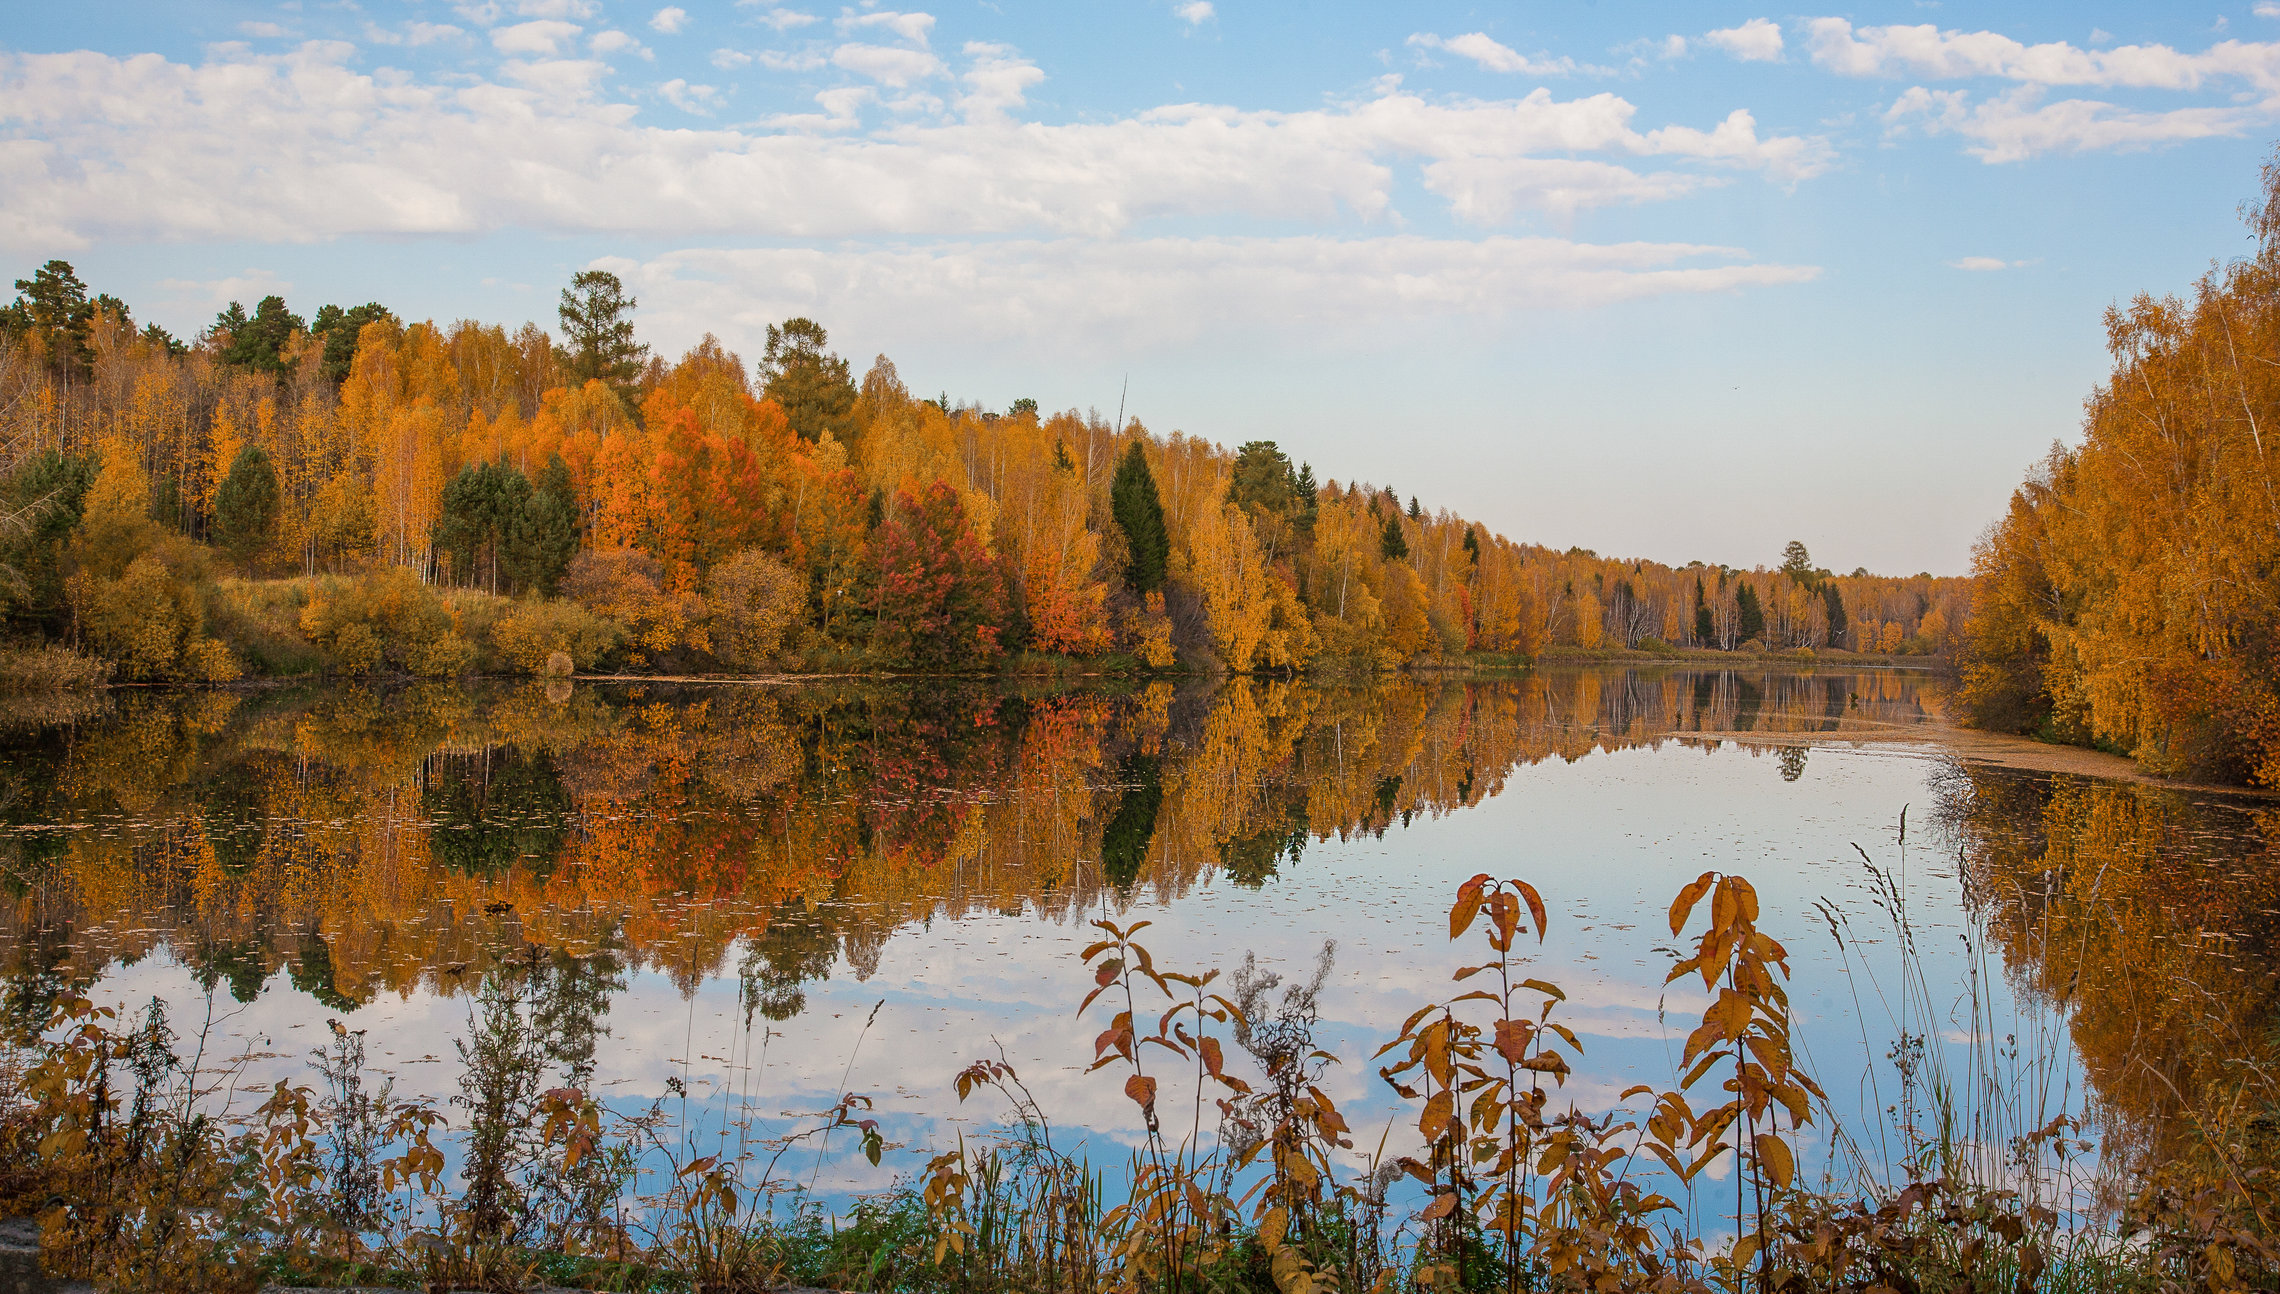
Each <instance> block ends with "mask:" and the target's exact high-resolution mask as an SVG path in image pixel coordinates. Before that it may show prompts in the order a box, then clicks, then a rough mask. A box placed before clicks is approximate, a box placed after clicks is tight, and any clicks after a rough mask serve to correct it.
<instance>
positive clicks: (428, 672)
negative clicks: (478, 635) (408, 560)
mask: <svg viewBox="0 0 2280 1294" xmlns="http://www.w3.org/2000/svg"><path fill="white" fill-rule="evenodd" d="M301 629H302V632H304V633H306V634H307V635H308V636H309V640H310V641H311V642H313V643H315V644H316V645H317V646H318V647H319V648H320V649H322V650H323V651H324V653H325V656H326V658H327V662H328V664H329V665H330V667H331V668H332V669H333V670H334V671H335V672H337V673H342V674H371V673H375V672H377V671H380V670H382V669H383V668H384V667H385V668H393V669H399V670H402V671H403V672H404V673H407V674H417V675H420V676H422V677H426V678H441V677H444V676H446V675H451V674H456V673H459V672H460V671H461V670H464V669H466V668H467V666H468V665H469V664H470V663H471V662H472V661H473V660H474V657H475V649H474V646H473V644H471V643H469V642H468V641H467V640H466V639H465V638H463V637H461V636H460V634H459V631H458V625H457V623H456V621H455V620H454V618H453V616H452V614H451V609H450V607H449V606H448V605H446V603H445V601H444V598H443V595H442V594H441V593H440V592H438V591H437V590H436V589H434V588H433V587H431V586H429V585H426V584H422V583H420V581H419V577H417V576H415V575H413V574H412V572H411V571H409V570H407V569H405V568H404V567H401V566H383V567H379V568H376V569H374V570H372V571H368V572H366V573H365V574H363V575H361V576H358V577H357V578H356V579H355V580H353V581H348V582H343V583H338V584H330V585H319V586H318V587H317V588H316V589H315V590H313V591H312V593H311V596H310V598H309V603H308V605H307V606H306V607H304V608H303V609H302V611H301Z"/></svg>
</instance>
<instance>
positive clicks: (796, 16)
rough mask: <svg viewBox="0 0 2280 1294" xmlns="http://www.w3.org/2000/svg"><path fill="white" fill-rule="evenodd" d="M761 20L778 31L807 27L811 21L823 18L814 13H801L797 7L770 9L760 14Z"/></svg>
mask: <svg viewBox="0 0 2280 1294" xmlns="http://www.w3.org/2000/svg"><path fill="white" fill-rule="evenodd" d="M760 21H762V22H764V23H766V24H768V25H769V26H771V27H773V28H775V29H776V30H777V31H790V30H791V29H792V28H794V27H805V26H807V25H809V24H810V23H818V22H822V21H823V19H821V18H818V17H816V16H815V15H814V14H812V13H801V12H800V11H799V10H797V9H770V10H769V11H768V12H766V13H764V14H761V15H760Z"/></svg>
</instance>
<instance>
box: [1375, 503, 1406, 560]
mask: <svg viewBox="0 0 2280 1294" xmlns="http://www.w3.org/2000/svg"><path fill="white" fill-rule="evenodd" d="M1378 554H1379V556H1381V557H1383V558H1385V559H1386V560H1387V561H1389V562H1400V561H1407V560H1408V559H1409V539H1408V537H1407V536H1405V535H1403V534H1402V533H1401V511H1400V509H1398V508H1396V509H1394V510H1393V511H1391V512H1389V513H1387V514H1386V518H1385V533H1384V534H1382V535H1380V536H1378Z"/></svg>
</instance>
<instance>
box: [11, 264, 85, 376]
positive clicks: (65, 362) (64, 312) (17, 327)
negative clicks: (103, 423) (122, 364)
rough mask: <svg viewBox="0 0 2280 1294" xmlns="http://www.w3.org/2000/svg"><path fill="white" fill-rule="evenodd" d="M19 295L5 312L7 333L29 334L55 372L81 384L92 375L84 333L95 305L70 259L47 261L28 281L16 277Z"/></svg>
mask: <svg viewBox="0 0 2280 1294" xmlns="http://www.w3.org/2000/svg"><path fill="white" fill-rule="evenodd" d="M16 290H17V291H18V292H21V293H23V295H22V296H20V297H17V298H16V303H15V304H14V305H12V306H10V307H9V308H8V310H7V311H6V322H7V331H9V332H12V333H20V334H24V335H26V336H28V337H29V338H30V339H31V340H33V341H34V342H36V343H37V344H38V345H39V347H40V349H41V350H42V351H44V352H45V355H46V359H47V361H48V363H49V364H50V365H52V366H53V367H54V369H55V371H56V372H57V373H59V374H61V375H63V376H64V377H65V378H66V379H67V380H76V381H85V380H86V379H87V377H88V376H89V375H90V374H91V373H92V372H93V365H94V358H95V357H94V355H93V353H92V352H90V351H89V350H88V348H87V330H88V328H89V327H90V326H91V325H93V323H94V322H95V303H94V302H93V301H90V300H89V299H88V297H87V285H86V284H85V283H82V282H80V281H79V275H78V273H77V272H76V271H74V270H73V269H72V268H71V262H69V261H49V262H48V263H47V264H45V265H42V266H40V268H39V269H38V270H37V271H36V272H34V273H33V275H32V277H30V278H28V279H17V280H16Z"/></svg>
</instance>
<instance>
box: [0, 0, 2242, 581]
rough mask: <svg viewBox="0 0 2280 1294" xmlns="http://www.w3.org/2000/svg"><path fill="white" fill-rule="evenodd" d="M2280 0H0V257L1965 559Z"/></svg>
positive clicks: (2165, 258)
mask: <svg viewBox="0 0 2280 1294" xmlns="http://www.w3.org/2000/svg"><path fill="white" fill-rule="evenodd" d="M2275 136H2280V0H2254V2H2253V3H2243V4H2230V5H2210V6H2203V7H2193V6H2189V5H2161V6H2153V5H2145V4H2106V3H2077V4H2067V5H2058V4H1986V5H1972V6H1964V5H1958V4H1935V3H1910V2H1908V0H1901V2H1899V3H1889V4H1870V5H1863V6H1861V7H1858V8H1854V9H1849V10H1836V9H1829V10H1808V11H1804V12H1797V13H1792V12H1786V11H1782V10H1774V9H1767V8H1762V7H1749V6H1741V7H1733V6H1726V5H1712V4H1683V5H1681V4H1653V3H1633V4H1588V3H1578V2H1575V0H1567V2H1563V3H1541V4H1532V5H1530V4H1503V5H1478V4H1476V5H1465V4H1430V3H1411V4H1402V5H1385V4H1367V5H1365V4H1344V3H1327V2H1323V0H1309V2H1302V0H1282V2H1281V3H1254V2H1252V0H1145V2H1142V0H1134V2H1131V3H1105V2H1104V3H1091V4H1065V3H1064V4H1042V3H1027V2H1025V0H992V2H983V3H976V2H975V0H948V2H946V3H942V4H939V5H937V6H935V7H933V8H931V9H928V10H924V11H920V10H916V9H913V10H896V9H889V8H886V7H884V6H883V5H880V4H859V5H856V6H853V7H844V6H839V5H818V4H795V3H791V2H790V0H784V2H783V3H778V0H742V2H737V3H717V4H707V3H699V2H698V0H682V3H678V4H672V5H659V4H656V3H654V0H650V2H645V3H641V4H626V3H622V2H621V0H475V2H470V3H453V2H452V0H362V2H361V3H359V2H354V0H289V2H288V3H283V4H274V3H239V2H237V0H204V2H202V3H194V4H181V3H141V2H136V3H129V2H126V0H86V2H85V3H80V4H75V5H38V6H11V8H10V11H9V12H8V14H7V16H6V17H5V18H0V254H4V255H0V268H9V269H11V270H12V272H11V273H10V274H9V275H7V277H10V278H13V277H17V276H27V277H28V276H29V274H30V272H31V270H32V269H33V268H34V267H36V266H37V265H38V264H40V263H41V262H43V261H45V260H47V259H48V258H50V257H62V258H64V259H66V260H69V261H70V262H72V264H73V265H74V266H76V267H77V268H78V270H79V273H80V275H81V277H82V278H83V279H85V280H86V281H87V282H88V283H89V285H90V286H91V288H93V289H94V290H96V291H101V292H109V293H111V294H113V295H115V296H118V297H121V298H123V299H124V300H126V301H127V302H128V303H129V304H130V305H131V306H132V307H133V308H134V310H135V312H136V318H137V320H138V321H140V322H157V323H160V324H162V325H164V326H166V327H167V328H169V329H171V330H173V331H174V332H175V333H176V334H177V335H181V336H189V335H192V334H195V333H196V332H197V331H198V330H199V329H201V328H203V327H204V326H206V325H207V324H208V323H210V322H211V320H212V318H213V316H214V314H215V312H216V311H217V310H219V309H220V308H221V307H222V306H224V305H225V304H227V303H228V302H229V301H231V300H241V301H243V302H244V303H245V304H246V305H247V306H248V307H250V306H251V305H252V304H253V303H254V302H255V301H256V300H258V299H259V298H260V297H262V296H264V295H267V294H269V293H278V294H281V295H283V296H284V297H285V298H286V300H287V301H288V303H289V304H290V305H291V306H292V307H293V308H294V309H295V310H296V311H298V312H300V313H302V314H304V315H306V314H312V313H314V311H315V310H316V308H317V307H318V306H319V305H322V304H325V303H327V302H333V303H338V304H342V305H353V304H357V303H360V302H364V301H369V300H377V301H379V302H381V303H383V304H385V305H387V306H388V307H389V308H391V309H392V310H394V311H395V312H396V313H397V314H398V315H399V316H402V317H405V318H408V319H431V318H432V319H436V320H439V321H449V320H454V319H459V318H474V319H480V320H484V321H489V322H500V323H505V324H507V325H508V326H509V327H510V328H511V327H513V326H516V325H519V324H520V323H521V322H523V321H524V320H535V321H537V322H538V323H540V324H541V325H542V326H546V327H550V328H551V327H554V326H555V305H556V299H557V296H558V294H559V292H560V290H561V288H562V287H563V285H564V284H565V283H567V281H568V280H569V278H570V276H571V275H572V274H574V273H576V272H577V271H578V270H580V269H585V268H594V267H598V268H605V269H609V270H612V271H614V272H616V273H618V274H619V275H620V276H621V277H623V278H624V279H625V280H626V282H627V284H628V286H629V288H630V289H631V291H632V292H633V293H634V295H635V296H636V297H637V298H638V300H639V302H640V306H639V310H638V313H637V315H636V323H637V326H638V328H639V330H640V335H641V337H642V339H643V340H645V341H647V342H648V343H650V344H651V345H652V346H653V347H654V348H656V350H657V351H658V352H659V353H661V354H664V355H666V356H667V357H672V356H675V355H678V354H679V353H680V352H681V351H683V350H685V349H687V348H688V347H689V346H690V345H691V344H693V343H694V342H696V341H697V340H698V339H699V338H700V337H702V336H703V335H704V334H706V333H708V332H709V333H712V334H714V335H716V336H718V337H719V338H720V339H721V341H723V342H724V343H726V344H727V345H729V346H730V347H731V348H733V349H736V350H738V351H740V352H741V353H742V354H744V355H745V356H746V358H747V359H752V358H756V357H757V355H758V354H759V351H760V348H761V344H762V340H763V338H764V336H765V333H766V328H767V325H768V324H769V323H771V322H776V321H779V320H782V319H784V318H787V317H790V316H793V315H805V316H809V317H812V318H814V319H816V320H817V321H819V322H821V323H822V324H824V325H825V326H826V327H827V328H828V329H829V330H830V335H831V344H832V347H833V349H835V350H836V351H838V352H839V353H840V354H842V355H845V356H847V357H848V358H849V359H850V361H851V362H852V363H853V366H854V368H855V370H856V372H857V373H860V372H861V371H862V370H864V369H865V368H867V367H868V366H869V364H870V362H871V360H872V357H873V356H876V355H879V354H885V355H887V356H889V357H891V358H892V359H893V361H894V362H895V364H896V366H897V368H898V370H899V371H900V373H901V375H902V377H903V379H904V381H905V382H906V383H908V384H909V386H910V387H911V388H912V389H913V390H914V391H916V392H918V393H920V394H926V395H932V394H935V393H937V392H940V393H943V394H946V395H948V396H949V397H950V399H951V400H952V401H953V402H963V401H971V402H978V403H980V404H981V405H983V406H985V407H990V408H1003V407H1005V406H1007V405H1009V404H1011V403H1012V402H1013V401H1014V400H1015V399H1017V398H1021V397H1029V398H1033V399H1035V400H1037V401H1038V402H1039V404H1040V405H1041V406H1042V407H1044V408H1046V409H1048V410H1057V409H1066V408H1075V409H1078V410H1087V409H1097V410H1099V411H1100V412H1101V413H1103V414H1104V415H1107V416H1114V414H1115V412H1116V410H1117V409H1118V408H1119V407H1120V406H1121V407H1122V408H1124V409H1125V410H1126V412H1127V413H1128V415H1129V416H1133V417H1137V418H1139V419H1141V420H1142V421H1143V422H1144V423H1145V424H1146V425H1147V426H1148V427H1149V428H1150V429H1151V430H1153V431H1156V432H1159V433H1163V432H1169V431H1172V430H1175V429H1177V430H1182V431H1185V432H1187V433H1188V434H1190V435H1193V436H1200V437H1205V438H1208V439H1211V440H1216V441H1220V442H1223V443H1226V444H1230V445H1233V444H1240V443H1242V442H1245V441H1250V440H1258V439H1269V440H1274V441H1276V442H1278V443H1279V444H1280V445H1281V446H1282V447H1283V448H1284V450H1285V451H1286V452H1287V453H1289V454H1290V455H1291V457H1292V458H1293V459H1294V460H1303V461H1306V462H1309V463H1311V464H1313V466H1314V468H1315V471H1316V474H1317V476H1319V477H1321V478H1324V479H1333V478H1334V479H1338V480H1341V481H1366V482H1370V483H1372V484H1376V485H1379V486H1386V485H1390V486H1392V487H1393V488H1394V489H1395V490H1396V491H1398V492H1399V493H1400V494H1401V495H1403V496H1405V497H1406V496H1409V495H1415V496H1417V497H1418V498H1419V499H1420V500H1421V501H1422V502H1423V504H1424V505H1425V506H1426V507H1428V508H1437V507H1447V508H1450V509H1452V510H1454V511H1456V512H1458V513H1460V514H1462V515H1465V516H1467V517H1470V518H1472V519H1475V520H1477V521H1479V522H1482V523H1484V524H1486V525H1487V526H1489V527H1490V528H1491V529H1493V530H1496V531H1499V532H1501V533H1503V534H1506V535H1508V536H1510V537H1512V538H1514V539H1517V540H1523V541H1532V542H1540V543H1547V544H1552V545H1555V546H1558V547H1563V548H1564V547H1569V546H1582V547H1586V548H1590V549H1593V550H1596V551H1598V552H1600V553H1602V554H1609V555H1620V556H1626V557H1645V558H1653V559H1657V560H1662V561H1670V562H1684V561H1688V560H1695V559H1699V560H1704V561H1710V562H1724V563H1727V564H1731V565H1739V566H1750V565H1756V564H1760V563H1765V564H1771V563H1775V562H1778V560H1779V558H1780V551H1781V547H1782V545H1783V544H1784V543H1785V542H1786V541H1788V540H1790V539H1800V540H1803V541H1804V542H1805V543H1806V544H1807V545H1808V547H1809V548H1810V549H1811V551H1812V553H1813V556H1814V558H1815V560H1816V561H1817V562H1818V563H1819V564H1821V565H1824V566H1828V567H1830V568H1832V569H1837V570H1851V569H1853V568H1854V567H1856V566H1866V567H1868V568H1869V569H1871V570H1875V571H1879V572H1884V573H1893V574H1905V573H1913V572H1915V571H1919V570H1928V571H1931V572H1933V573H1935V574H1961V573H1963V572H1964V571H1966V570H1967V569H1968V568H1969V564H1970V554H1971V546H1972V543H1973V541H1974V540H1975V538H1976V537H1977V536H1978V534H1979V533H1980V532H1981V530H1983V529H1984V527H1985V526H1986V525H1987V524H1988V523H1989V522H1990V521H1992V520H1994V519H1995V517H1996V516H1998V515H1999V514H2000V512H2001V510H2002V508H2003V507H2004V504H2005V501H2006V499H2007V498H2008V496H2009V493H2010V491H2011V490H2012V489H2013V488H2014V487H2015V485H2016V484H2017V483H2018V481H2019V479H2020V477H2021V476H2022V474H2023V473H2024V472H2025V471H2026V469H2027V468H2028V467H2029V466H2030V465H2031V464H2032V463H2033V462H2034V461H2035V460H2036V459H2038V458H2040V457H2041V456H2042V455H2043V454H2044V453H2046V452H2047V450H2048V448H2049V446H2050V445H2051V443H2052V442H2053V441H2056V440H2068V441H2071V440H2073V439H2075V438H2077V437H2078V436H2079V430H2080V422H2081V411H2082V401H2083V400H2084V398H2085V397H2087V396H2088V395H2089V394H2090V393H2091V391H2092V390H2093V388H2094V387H2095V385H2096V384H2097V383H2098V382H2099V381H2100V380H2101V378H2102V377H2103V376H2104V374H2105V373H2106V372H2107V371H2108V365H2107V357H2106V354H2105V349H2104V327H2103V320H2102V316H2103V314H2104V312H2105V310H2106V309H2107V308H2108V307H2109V306H2111V305H2113V304H2115V303H2117V302H2126V301H2127V300H2128V299H2130V298H2131V297H2133V296H2135V295H2136V294H2138V293H2140V292H2154V293H2157V294H2166V293H2174V292H2182V291H2186V290H2188V289H2189V288H2190V287H2191V285H2192V283H2193V281H2194V279H2195V278H2197V277H2198V276H2199V275H2201V274H2203V273H2206V272H2207V271H2208V270H2209V268H2210V267H2211V266H2212V265H2213V264H2216V263H2220V262H2222V261H2225V260H2228V259H2231V258H2234V257H2238V256H2241V255H2245V254H2247V253H2248V252H2249V251H2251V250H2252V243H2251V241H2250V239H2249V237H2248V235H2247V231H2246V229H2245V228H2244V226H2243V225H2242V224H2241V221H2240V219H2239V215H2238V210H2239V207H2240V204H2241V203H2242V202H2243V201H2244V200H2246V199H2248V198H2249V197H2250V196H2251V195H2252V194H2253V193H2254V192H2255V191H2256V188H2257V185H2258V182H2259V181H2258V175H2259V168H2260V167H2261V165H2262V163H2263V162H2264V160H2265V159H2266V158H2267V156H2268V155H2269V154H2270V151H2271V147H2272V140H2273V139H2274V137H2275Z"/></svg>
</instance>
